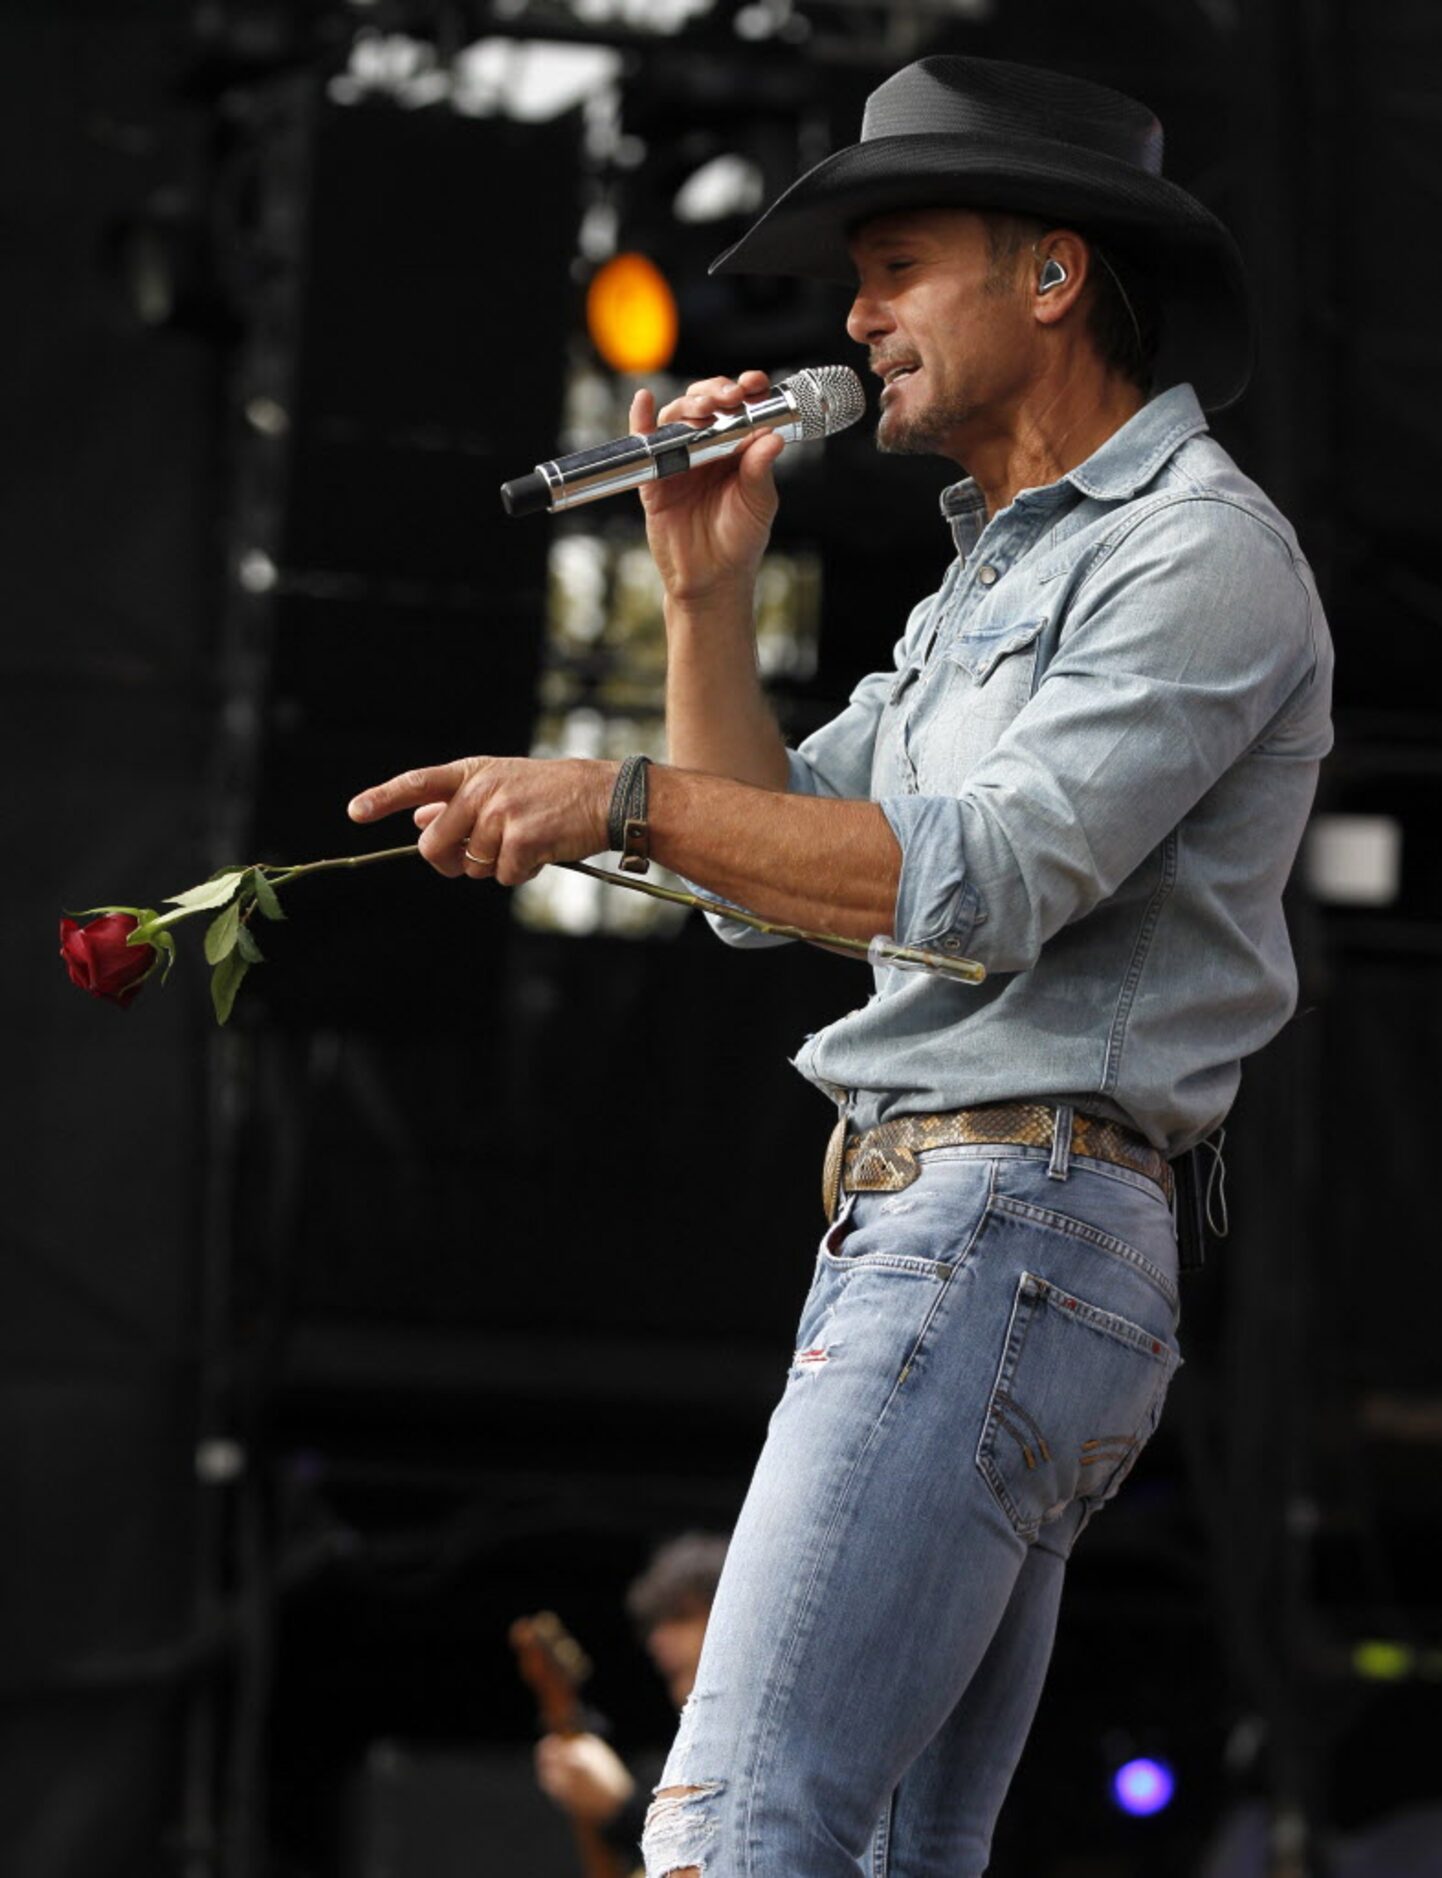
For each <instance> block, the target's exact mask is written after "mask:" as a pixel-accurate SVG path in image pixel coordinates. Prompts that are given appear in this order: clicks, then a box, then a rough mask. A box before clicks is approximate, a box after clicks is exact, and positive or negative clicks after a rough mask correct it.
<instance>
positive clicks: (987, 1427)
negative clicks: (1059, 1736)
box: [647, 1156, 1173, 1878]
mask: <svg viewBox="0 0 1442 1878" xmlns="http://www.w3.org/2000/svg"><path fill="white" fill-rule="evenodd" d="M1037 1179H1039V1173H1038V1170H1037V1168H1036V1166H1035V1164H1033V1165H1032V1166H1031V1167H1030V1168H1025V1167H1021V1166H1017V1165H1011V1166H1008V1165H1007V1163H1006V1162H1005V1161H997V1160H989V1159H985V1158H980V1157H975V1156H973V1157H969V1158H968V1157H958V1158H955V1159H953V1160H949V1161H947V1162H946V1163H945V1164H944V1165H940V1166H937V1167H936V1168H931V1167H928V1168H927V1170H926V1172H925V1173H924V1174H923V1177H922V1179H921V1180H919V1181H918V1182H917V1183H916V1184H915V1185H914V1186H913V1187H911V1188H909V1189H907V1190H906V1191H904V1192H903V1193H900V1194H896V1195H863V1196H860V1197H859V1198H858V1199H857V1200H856V1201H855V1202H854V1203H853V1205H852V1207H851V1209H850V1212H849V1214H848V1215H847V1216H846V1217H844V1218H843V1220H842V1221H841V1222H839V1224H838V1226H837V1227H835V1228H833V1229H832V1231H831V1232H830V1233H829V1234H828V1235H827V1239H826V1240H825V1241H824V1242H823V1247H822V1250H821V1253H820V1255H819V1257H818V1261H817V1272H816V1278H815V1282H814V1284H813V1287H812V1291H811V1294H810V1296H809V1298H808V1300H807V1304H806V1307H805V1310H804V1312H803V1315H802V1320H801V1326H800V1334H799V1337H798V1342H797V1349H796V1355H795V1359H794V1361H793V1364H792V1367H791V1371H790V1374H789V1376H788V1379H787V1384H786V1389H785V1392H784V1394H783V1397H782V1400H781V1402H780V1404H779V1405H778V1408H777V1410H776V1412H775V1415H774V1416H773V1418H772V1422H771V1427H770V1430H769V1433H768V1437H767V1441H766V1445H765V1448H764V1450H763V1452H762V1456H761V1459H760V1461H759V1463H758V1467H757V1470H756V1474H755V1477H754V1479H753V1482H752V1486H751V1490H750V1493H749V1494H748V1497H747V1502H746V1505H745V1508H744V1509H743V1513H742V1516H741V1520H740V1522H739V1524H738V1527H737V1531H736V1535H735V1538H734V1539H733V1542H732V1546H731V1550H730V1553H729V1555H728V1559H727V1565H726V1570H725V1573H724V1575H723V1578H722V1583H721V1587H720V1590H719V1593H718V1597H717V1602H716V1606H715V1608H714V1610H713V1613H712V1618H711V1625H710V1629H709V1631H708V1635H707V1641H706V1647H705V1651H704V1653H703V1656H702V1661H701V1666H700V1671H699V1674H698V1678H697V1685H696V1692H695V1694H694V1695H693V1697H692V1699H691V1701H690V1703H689V1704H688V1706H687V1710H686V1713H685V1715H684V1716H683V1719H682V1725H681V1729H680V1732H679V1734H678V1737H677V1741H676V1745H675V1747H674V1749H673V1751H672V1755H671V1758H670V1761H669V1762H668V1765H667V1768H666V1772H665V1775H664V1778H663V1782H662V1786H663V1789H664V1790H670V1789H678V1790H679V1789H692V1790H693V1791H692V1792H690V1793H689V1794H685V1795H681V1794H679V1793H678V1794H676V1795H673V1796H672V1798H671V1800H670V1802H669V1803H668V1804H665V1805H663V1806H662V1807H661V1808H658V1811H657V1815H656V1817H655V1818H654V1819H653V1830H652V1833H651V1835H650V1839H651V1843H650V1844H649V1845H648V1848H647V1855H648V1866H649V1869H650V1870H651V1871H652V1872H653V1873H656V1874H659V1873H662V1872H666V1871H669V1870H677V1869H684V1868H685V1867H686V1866H687V1865H688V1864H704V1865H705V1868H706V1870H707V1872H708V1875H709V1878H725V1875H726V1874H730V1873H742V1872H745V1873H747V1874H756V1875H760V1874H767V1873H773V1872H774V1873H777V1874H780V1873H783V1872H784V1873H786V1874H787V1878H823V1874H830V1873H833V1872H835V1873H852V1872H854V1871H855V1869H856V1861H857V1859H858V1858H859V1857H860V1856H861V1854H862V1852H863V1850H864V1848H865V1846H866V1844H867V1842H868V1840H869V1838H870V1836H871V1832H872V1829H873V1827H874V1825H875V1822H876V1820H877V1818H878V1816H879V1815H880V1814H881V1812H882V1811H883V1809H884V1808H885V1806H886V1803H887V1800H888V1797H889V1795H890V1794H891V1792H892V1790H893V1788H895V1786H896V1785H897V1783H898V1781H899V1780H900V1778H901V1776H902V1774H903V1773H904V1771H905V1769H906V1768H907V1767H908V1766H909V1765H910V1764H911V1763H912V1762H913V1761H914V1760H915V1758H916V1757H917V1756H918V1755H919V1754H920V1752H921V1751H922V1749H923V1748H924V1747H925V1746H926V1744H927V1743H928V1742H929V1741H931V1740H932V1739H933V1737H934V1736H936V1735H937V1734H938V1732H939V1731H940V1729H941V1728H942V1725H943V1723H944V1722H945V1721H946V1718H947V1717H948V1715H949V1714H950V1713H951V1711H952V1710H953V1708H954V1707H955V1706H956V1704H957V1702H958V1700H959V1699H960V1697H961V1695H962V1694H963V1692H964V1691H965V1690H966V1688H967V1686H968V1684H969V1682H970V1680H971V1678H972V1675H973V1673H974V1672H975V1670H976V1668H977V1665H978V1664H979V1663H980V1662H981V1660H982V1658H983V1657H984V1655H985V1653H986V1651H987V1649H988V1647H989V1645H990V1643H991V1640H992V1638H993V1636H994V1634H995V1633H996V1631H997V1628H998V1625H999V1624H1000V1622H1001V1619H1002V1616H1003V1613H1004V1612H1005V1611H1006V1608H1007V1605H1008V1601H1009V1598H1010V1596H1011V1591H1012V1587H1013V1584H1014V1583H1015V1580H1016V1577H1017V1574H1018V1572H1019V1571H1020V1569H1021V1567H1022V1564H1023V1561H1024V1560H1025V1559H1026V1556H1027V1548H1028V1545H1029V1544H1030V1543H1031V1542H1032V1541H1033V1540H1034V1539H1035V1537H1036V1533H1037V1530H1038V1529H1039V1528H1040V1526H1042V1525H1044V1524H1050V1523H1052V1522H1054V1521H1056V1520H1057V1519H1058V1518H1059V1517H1060V1515H1061V1513H1062V1512H1063V1511H1064V1509H1065V1508H1066V1507H1067V1506H1068V1505H1070V1503H1071V1502H1072V1501H1073V1500H1074V1499H1075V1498H1077V1497H1078V1495H1079V1494H1081V1493H1083V1492H1087V1493H1090V1492H1101V1491H1102V1490H1103V1489H1104V1488H1105V1485H1106V1479H1107V1476H1108V1475H1109V1474H1114V1473H1115V1472H1116V1471H1117V1470H1118V1468H1119V1466H1120V1461H1119V1460H1118V1459H1117V1458H1116V1456H1115V1455H1114V1454H1113V1450H1112V1449H1111V1448H1107V1449H1106V1456H1107V1458H1106V1459H1105V1461H1101V1460H1092V1459H1090V1458H1089V1457H1090V1456H1091V1455H1092V1454H1093V1453H1098V1454H1099V1453H1100V1452H1101V1451H1100V1450H1095V1449H1092V1448H1089V1447H1088V1443H1089V1442H1095V1441H1096V1440H1097V1439H1098V1438H1099V1437H1101V1438H1104V1439H1105V1440H1116V1441H1121V1440H1122V1439H1123V1438H1124V1431H1123V1430H1122V1429H1121V1428H1120V1425H1119V1423H1118V1425H1117V1427H1116V1428H1113V1427H1112V1426H1111V1425H1109V1424H1107V1422H1106V1417H1107V1414H1109V1413H1110V1414H1112V1415H1113V1417H1114V1418H1116V1417H1120V1418H1122V1419H1125V1418H1126V1417H1128V1416H1130V1417H1131V1419H1132V1421H1134V1422H1135V1421H1137V1420H1138V1418H1139V1413H1140V1412H1139V1410H1138V1408H1137V1399H1138V1390H1139V1387H1140V1388H1141V1389H1143V1390H1145V1391H1149V1390H1154V1389H1155V1388H1156V1387H1158V1386H1159V1384H1164V1377H1165V1361H1164V1360H1159V1359H1158V1358H1157V1357H1156V1356H1155V1355H1153V1354H1152V1353H1151V1352H1150V1351H1147V1352H1140V1351H1138V1350H1137V1349H1136V1348H1135V1344H1136V1342H1137V1339H1138V1338H1139V1337H1142V1336H1145V1337H1146V1338H1147V1339H1148V1340H1149V1341H1156V1342H1157V1343H1158V1348H1159V1350H1160V1349H1161V1348H1162V1347H1163V1346H1162V1338H1161V1335H1160V1333H1163V1332H1169V1329H1170V1323H1171V1318H1172V1314H1173V1313H1172V1309H1171V1306H1170V1304H1168V1303H1167V1302H1166V1301H1165V1300H1164V1299H1162V1298H1160V1297H1159V1296H1156V1297H1154V1301H1153V1303H1152V1304H1151V1306H1150V1310H1151V1317H1152V1326H1151V1329H1148V1330H1145V1331H1143V1330H1142V1329H1141V1327H1140V1326H1137V1325H1136V1324H1135V1323H1133V1322H1132V1320H1130V1319H1123V1318H1120V1317H1118V1318H1117V1319H1116V1323H1117V1324H1121V1325H1123V1326H1124V1327H1128V1328H1129V1330H1130V1333H1131V1334H1130V1341H1128V1340H1127V1338H1125V1337H1124V1338H1122V1340H1121V1343H1120V1351H1119V1353H1118V1349H1117V1347H1116V1345H1117V1339H1116V1337H1115V1335H1114V1334H1113V1333H1114V1332H1115V1329H1116V1325H1115V1324H1113V1323H1111V1322H1110V1321H1108V1320H1109V1319H1110V1317H1111V1316H1112V1315H1113V1313H1111V1312H1110V1311H1109V1310H1108V1309H1106V1308H1105V1305H1106V1304H1115V1303H1116V1301H1117V1297H1118V1295H1121V1296H1122V1298H1123V1301H1124V1302H1126V1303H1127V1305H1128V1306H1129V1307H1130V1308H1131V1309H1132V1310H1133V1311H1134V1312H1136V1311H1137V1310H1138V1309H1139V1307H1140V1305H1141V1304H1143V1303H1145V1302H1146V1299H1145V1296H1144V1294H1145V1293H1146V1292H1147V1291H1148V1290H1152V1291H1153V1292H1154V1293H1155V1287H1154V1286H1152V1285H1151V1284H1150V1283H1149V1281H1148V1280H1147V1279H1146V1277H1145V1273H1143V1274H1142V1276H1141V1280H1140V1283H1138V1269H1139V1268H1137V1267H1136V1266H1135V1265H1134V1264H1133V1263H1132V1262H1130V1261H1127V1260H1124V1259H1122V1258H1120V1257H1119V1256H1118V1255H1117V1253H1116V1251H1115V1249H1114V1247H1113V1246H1112V1244H1111V1241H1110V1237H1109V1235H1106V1234H1104V1233H1100V1231H1099V1229H1097V1228H1096V1227H1095V1226H1094V1225H1093V1224H1092V1223H1091V1221H1090V1220H1089V1219H1086V1218H1078V1219H1075V1220H1073V1221H1072V1222H1071V1226H1070V1228H1068V1226H1067V1225H1066V1223H1065V1222H1064V1223H1063V1224H1062V1225H1061V1226H1058V1225H1057V1224H1056V1221H1055V1219H1054V1218H1053V1212H1054V1209H1051V1208H1046V1209H1043V1208H1040V1207H1037V1206H1035V1205H1033V1204H1032V1200H1033V1199H1034V1197H1035V1196H1036V1195H1037V1194H1038V1193H1039V1194H1040V1197H1041V1198H1043V1199H1046V1200H1051V1199H1052V1198H1053V1191H1052V1190H1051V1189H1048V1188H1037V1186H1036V1181H1037ZM1073 1197H1074V1198H1080V1194H1079V1193H1078V1194H1076V1195H1074V1196H1073ZM1106 1197H1107V1196H1106V1195H1105V1194H1103V1196H1102V1198H1103V1199H1104V1200H1105V1198H1106ZM1127 1204H1128V1205H1130V1204H1131V1196H1128V1198H1127ZM1096 1210H1097V1208H1096V1205H1095V1204H1093V1205H1091V1207H1090V1208H1088V1207H1087V1206H1086V1205H1083V1206H1082V1207H1081V1213H1083V1214H1085V1213H1087V1212H1088V1211H1090V1212H1091V1213H1092V1214H1095V1212H1096ZM1118 1243H1120V1242H1118ZM1144 1263H1145V1261H1144ZM1033 1267H1035V1268H1038V1269H1036V1270H1033V1269H1031V1268H1033ZM1092 1267H1096V1269H1092ZM1114 1268H1115V1269H1114ZM1078 1271H1080V1272H1081V1274H1082V1275H1084V1276H1085V1277H1086V1278H1087V1279H1088V1281H1089V1289H1090V1292H1091V1296H1090V1297H1088V1295H1087V1293H1086V1292H1080V1291H1079V1292H1078V1293H1077V1294H1076V1295H1075V1296H1074V1295H1073V1294H1072V1293H1071V1292H1070V1291H1066V1290H1063V1289H1062V1288H1061V1286H1062V1282H1063V1280H1066V1279H1072V1278H1075V1277H1076V1276H1077V1273H1078ZM1044 1272H1050V1273H1051V1274H1052V1276H1051V1277H1047V1276H1045V1275H1044ZM1029 1280H1032V1281H1036V1280H1039V1281H1040V1282H1041V1283H1042V1284H1044V1285H1047V1286H1049V1287H1052V1288H1053V1289H1055V1291H1056V1296H1055V1297H1053V1296H1052V1294H1051V1290H1049V1291H1048V1293H1047V1295H1046V1297H1045V1299H1044V1300H1043V1302H1042V1304H1040V1305H1039V1304H1038V1303H1037V1300H1036V1297H1035V1296H1034V1295H1033V1293H1034V1290H1035V1284H1034V1283H1033V1284H1032V1286H1031V1289H1030V1290H1028V1281H1029ZM1099 1297H1104V1303H1099V1302H1098V1298H1099ZM1069 1305H1074V1306H1078V1307H1080V1308H1079V1309H1071V1308H1068V1307H1069ZM1079 1323H1080V1324H1081V1325H1082V1326H1083V1327H1084V1329H1085V1333H1086V1334H1085V1335H1084V1336H1083V1337H1082V1338H1081V1340H1080V1342H1075V1343H1073V1342H1068V1341H1066V1340H1065V1339H1066V1338H1068V1337H1071V1336H1075V1333H1076V1330H1077V1326H1078V1324H1079ZM1058 1329H1060V1331H1061V1332H1062V1336H1063V1341H1061V1342H1060V1343H1058V1340H1057V1337H1056V1334H1055V1333H1056V1332H1057V1331H1058ZM1153 1330H1155V1331H1156V1332H1157V1333H1159V1334H1158V1336H1157V1337H1156V1338H1153V1336H1152V1331H1153ZM1019 1336H1020V1337H1021V1340H1022V1343H1023V1345H1025V1344H1026V1343H1027V1342H1028V1341H1031V1342H1032V1343H1033V1351H1032V1354H1031V1356H1029V1357H1028V1356H1027V1355H1026V1352H1025V1350H1024V1349H1023V1350H1021V1351H1018V1349H1017V1340H1018V1337H1019ZM1094 1337H1095V1338H1100V1340H1101V1347H1100V1349H1099V1350H1094V1349H1093V1348H1092V1347H1091V1344H1092V1339H1093V1338H1094ZM1058 1353H1060V1357H1061V1359H1062V1361H1063V1367H1064V1368H1066V1369H1069V1370H1071V1371H1075V1372H1077V1376H1078V1381H1077V1388H1076V1392H1075V1393H1077V1395H1078V1397H1079V1407H1078V1408H1077V1409H1076V1411H1075V1412H1074V1413H1073V1412H1072V1409H1071V1408H1070V1407H1069V1406H1068V1404H1067V1391H1066V1389H1065V1388H1063V1389H1062V1390H1061V1391H1060V1392H1058V1390H1057V1389H1056V1388H1054V1387H1051V1386H1050V1384H1049V1383H1048V1380H1047V1377H1046V1374H1045V1372H1046V1371H1047V1370H1048V1369H1049V1368H1050V1366H1051V1365H1052V1364H1053V1363H1054V1362H1055V1361H1056V1360H1057V1359H1058ZM1118 1366H1120V1368H1121V1369H1122V1370H1123V1371H1125V1372H1126V1380H1127V1387H1124V1388H1122V1389H1121V1390H1120V1391H1118V1389H1117V1388H1115V1387H1114V1386H1113V1383H1112V1380H1111V1379H1110V1377H1109V1373H1108V1372H1109V1367H1110V1368H1115V1367H1118ZM1028 1391H1030V1399H1031V1400H1032V1402H1033V1404H1034V1405H1035V1404H1037V1403H1039V1402H1042V1401H1044V1402H1045V1405H1046V1406H1045V1413H1046V1415H1047V1416H1048V1418H1049V1420H1050V1422H1051V1431H1052V1439H1051V1440H1050V1441H1049V1440H1048V1437H1047V1435H1046V1433H1045V1432H1044V1431H1042V1430H1041V1429H1040V1427H1039V1425H1037V1426H1033V1427H1031V1428H1029V1427H1028V1422H1029V1420H1032V1421H1034V1418H1033V1417H1031V1416H1030V1412H1029V1411H1028V1409H1027V1407H1026V1400H1025V1399H1024V1398H1026V1397H1027V1395H1028ZM1119 1397H1121V1398H1126V1399H1125V1400H1120V1399H1119ZM1114 1404H1115V1406H1113V1405H1114ZM1148 1406H1149V1405H1148ZM1099 1415H1100V1416H1101V1417H1102V1421H1101V1422H1097V1421H1096V1417H1097V1416H1099ZM1018 1431H1019V1433H1018ZM1053 1443H1054V1445H1053ZM1126 1452H1127V1450H1125V1449H1124V1448H1118V1449H1117V1450H1116V1455H1124V1454H1125V1453H1126ZM1013 1455H1014V1456H1015V1459H1014V1461H1013ZM1018 1474H1019V1475H1020V1476H1021V1481H1020V1484H1018V1481H1017V1476H1018ZM1032 1476H1036V1477H1037V1478H1036V1479H1035V1480H1034V1479H1033V1478H1032ZM1048 1496H1053V1497H1050V1498H1049V1497H1048ZM1066 1523H1070V1522H1066ZM1029 1714H1030V1705H1029V1703H1028V1705H1027V1707H1026V1711H1025V1716H1024V1718H1023V1720H1022V1722H1021V1724H1020V1732H1021V1734H1023V1735H1024V1732H1025V1725H1026V1720H1027V1719H1029ZM1009 1751H1010V1750H1009V1749H1008V1752H1009ZM1016 1751H1017V1752H1019V1751H1020V1741H1019V1740H1018V1741H1017V1743H1016ZM1013 1758H1014V1756H1013ZM1003 1784H1004V1783H1003Z"/></svg>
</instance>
